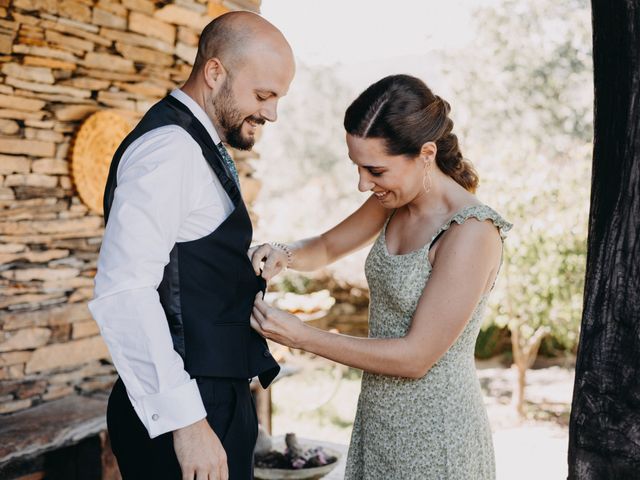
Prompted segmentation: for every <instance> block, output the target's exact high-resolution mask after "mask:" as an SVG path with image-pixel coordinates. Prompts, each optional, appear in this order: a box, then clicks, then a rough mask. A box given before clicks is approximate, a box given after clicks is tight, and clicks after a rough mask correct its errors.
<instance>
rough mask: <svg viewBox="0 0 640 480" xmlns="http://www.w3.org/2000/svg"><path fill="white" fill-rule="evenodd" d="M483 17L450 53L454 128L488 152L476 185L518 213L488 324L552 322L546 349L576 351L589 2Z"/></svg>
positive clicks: (490, 11)
mask: <svg viewBox="0 0 640 480" xmlns="http://www.w3.org/2000/svg"><path fill="white" fill-rule="evenodd" d="M475 18H476V22H477V24H476V26H477V36H476V39H475V40H474V42H473V49H472V50H468V51H465V52H461V54H460V55H458V56H452V55H451V53H450V52H448V54H447V59H449V60H451V59H452V58H453V57H455V58H457V60H456V61H453V62H452V61H449V62H446V61H445V64H446V65H448V79H449V83H450V86H451V88H452V89H453V90H454V91H455V95H454V96H453V98H452V104H453V106H454V112H453V113H454V114H455V115H456V119H457V126H456V130H457V132H458V133H459V134H460V136H461V137H463V145H464V146H465V153H466V154H469V153H470V155H469V156H470V157H471V158H472V159H479V160H478V161H477V167H478V169H479V171H480V174H481V180H482V183H481V188H480V190H479V194H480V195H481V196H482V197H483V199H484V200H485V201H486V202H487V203H488V204H490V205H493V206H495V207H496V208H497V209H498V210H499V211H500V212H501V213H502V214H503V215H504V216H505V217H506V218H507V219H508V220H510V221H511V222H513V223H514V229H513V230H512V232H511V233H510V234H509V237H508V239H507V240H506V242H505V250H504V264H503V268H502V272H501V273H500V279H499V282H498V285H497V288H496V291H495V292H494V295H493V296H492V302H491V308H490V310H489V312H488V315H487V324H486V325H485V329H487V327H488V326H490V325H495V326H497V327H504V326H507V325H510V326H512V327H513V326H514V325H515V324H522V327H521V329H520V331H521V335H523V336H524V337H530V336H531V335H532V334H533V332H534V331H535V330H536V328H538V327H540V326H548V327H549V328H550V330H551V337H552V340H550V341H546V342H545V344H544V346H543V347H544V348H543V350H545V351H546V353H553V350H557V349H562V350H569V351H572V350H574V349H575V347H576V343H577V338H578V330H579V325H580V319H581V310H582V295H583V285H584V274H585V263H586V236H587V216H588V215H587V214H588V205H589V184H590V173H589V170H590V169H589V164H590V161H589V158H590V154H591V145H590V142H591V137H592V95H593V92H592V88H593V81H592V65H591V39H590V37H591V31H590V11H589V4H588V2H587V1H586V0H568V1H566V2H555V1H553V0H540V1H536V2H527V1H524V0H502V1H499V2H497V3H496V4H495V5H493V6H492V7H489V8H484V9H481V10H479V11H478V12H477V15H476V16H475ZM490 332H491V330H486V332H485V335H490ZM484 340H485V341H486V339H484ZM486 346H487V347H488V346H489V344H487V345H486ZM480 350H482V348H480ZM483 354H485V355H486V354H487V353H486V352H484V353H483Z"/></svg>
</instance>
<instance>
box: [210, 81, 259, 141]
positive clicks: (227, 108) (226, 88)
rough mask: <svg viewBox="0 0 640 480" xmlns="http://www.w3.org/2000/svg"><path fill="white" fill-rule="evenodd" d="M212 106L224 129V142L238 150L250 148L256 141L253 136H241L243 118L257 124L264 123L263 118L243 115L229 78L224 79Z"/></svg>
mask: <svg viewBox="0 0 640 480" xmlns="http://www.w3.org/2000/svg"><path fill="white" fill-rule="evenodd" d="M213 108H214V109H215V112H216V116H217V119H218V123H219V124H220V127H221V128H222V130H223V131H224V134H225V137H226V143H228V144H229V145H230V146H231V147H233V148H237V149H240V150H251V148H253V144H254V143H255V142H256V139H255V136H253V135H252V136H243V135H242V126H243V125H244V122H245V120H251V121H253V122H254V123H257V124H259V125H262V124H264V119H262V118H259V117H246V118H245V117H243V116H242V114H241V113H240V111H239V110H238V108H237V106H236V102H235V99H234V98H233V92H232V91H231V82H230V79H228V78H227V79H226V80H225V82H224V84H223V85H222V88H221V89H220V92H219V93H218V95H217V96H216V97H215V98H214V99H213Z"/></svg>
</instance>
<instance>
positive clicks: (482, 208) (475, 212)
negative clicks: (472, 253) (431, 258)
mask: <svg viewBox="0 0 640 480" xmlns="http://www.w3.org/2000/svg"><path fill="white" fill-rule="evenodd" d="M469 218H475V219H477V220H480V221H485V220H491V221H492V222H493V224H494V225H495V227H496V228H497V229H498V232H499V233H500V238H502V239H503V240H504V239H505V238H506V237H507V233H508V232H509V230H511V228H512V227H513V225H512V224H511V223H509V222H508V221H506V220H505V219H504V218H502V216H501V215H500V214H499V213H498V212H496V211H495V210H494V209H493V208H491V207H489V206H488V205H484V204H480V205H468V206H466V207H463V208H461V209H460V210H458V211H457V212H456V213H455V215H453V216H452V217H451V218H450V219H449V220H448V221H447V222H445V223H444V224H443V225H442V226H441V227H440V228H439V229H438V231H437V232H436V233H435V234H434V235H433V237H432V239H431V242H429V249H431V246H432V245H433V244H434V243H435V242H436V240H438V239H439V238H440V237H441V236H442V234H444V232H445V231H447V230H448V229H449V227H451V225H452V224H453V222H456V223H457V224H458V225H462V224H463V223H464V222H465V221H466V220H468V219H469Z"/></svg>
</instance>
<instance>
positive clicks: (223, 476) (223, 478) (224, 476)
mask: <svg viewBox="0 0 640 480" xmlns="http://www.w3.org/2000/svg"><path fill="white" fill-rule="evenodd" d="M220 480H229V466H228V465H227V462H223V463H222V465H220Z"/></svg>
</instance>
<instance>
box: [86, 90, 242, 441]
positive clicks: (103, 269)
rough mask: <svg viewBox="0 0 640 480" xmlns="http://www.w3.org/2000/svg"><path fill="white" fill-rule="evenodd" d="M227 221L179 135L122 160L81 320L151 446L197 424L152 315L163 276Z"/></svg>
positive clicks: (197, 413) (147, 140) (199, 408)
mask: <svg viewBox="0 0 640 480" xmlns="http://www.w3.org/2000/svg"><path fill="white" fill-rule="evenodd" d="M171 95H172V96H173V97H175V98H176V99H178V100H179V101H180V102H182V103H183V104H185V105H186V106H187V107H188V108H189V110H191V112H192V113H193V114H194V115H195V117H196V118H197V119H198V120H199V121H200V122H201V123H202V124H203V125H204V127H205V128H206V129H207V131H208V132H209V134H210V135H211V138H212V139H213V142H214V143H215V144H218V143H219V142H220V137H219V136H218V134H217V133H216V131H215V129H214V127H213V124H212V123H211V120H210V119H209V117H208V116H207V114H206V113H205V112H204V110H203V109H202V108H201V107H200V106H199V105H198V104H197V103H196V102H195V101H194V100H193V99H192V98H191V97H189V96H188V95H187V94H185V93H184V92H183V91H181V90H174V91H173V92H171ZM232 211H233V204H232V202H231V199H230V198H229V196H228V195H227V193H226V192H225V191H224V189H223V188H222V186H221V185H220V182H219V180H218V178H217V177H216V175H215V173H214V172H213V170H212V169H211V167H210V166H209V164H208V163H207V162H206V160H205V159H204V156H203V155H202V150H201V149H200V146H199V145H198V143H197V142H196V141H195V140H194V139H193V138H192V137H191V135H189V133H187V131H186V130H184V129H182V128H180V127H178V126H176V125H166V126H163V127H160V128H157V129H154V130H151V131H149V132H147V133H145V134H144V135H142V136H141V137H140V138H138V139H136V140H135V141H134V142H133V143H132V144H131V145H130V146H129V147H128V148H127V149H126V150H125V152H124V154H123V155H122V158H121V160H120V164H119V165H118V171H117V187H116V189H115V194H114V200H113V204H112V206H111V211H110V214H109V222H108V223H107V226H106V229H105V233H104V238H103V240H102V247H101V248H100V256H99V258H98V271H97V274H96V277H95V297H94V299H93V300H92V301H91V302H89V310H90V311H91V313H92V315H93V317H94V318H95V320H96V322H97V323H98V325H99V326H100V331H101V333H102V336H103V338H104V340H105V342H106V344H107V346H108V348H109V352H110V353H111V358H112V359H113V363H114V365H115V367H116V369H117V370H118V373H119V375H120V378H122V381H123V382H124V385H125V387H126V389H127V394H128V395H129V399H130V400H131V403H132V405H133V408H134V409H135V411H136V413H137V414H138V417H140V420H141V421H142V423H143V424H144V426H145V427H146V429H147V431H148V432H149V436H150V437H151V438H154V437H157V436H158V435H160V434H162V433H165V432H169V431H172V430H176V429H178V428H181V427H185V426H187V425H191V424H192V423H195V422H196V421H198V420H200V419H202V418H205V417H206V412H205V409H204V405H203V403H202V399H201V397H200V393H199V391H198V386H197V384H196V382H195V380H192V379H191V378H190V376H189V374H188V373H187V372H186V371H185V369H184V363H183V361H182V358H181V357H180V355H178V354H177V353H176V351H175V350H174V349H173V343H172V340H171V335H170V332H169V326H168V324H167V318H166V315H165V313H164V310H163V309H162V306H161V305H160V300H159V296H158V292H157V288H158V285H159V284H160V282H161V281H162V276H163V272H164V267H165V265H166V264H167V263H168V262H169V253H170V252H171V249H172V248H173V246H174V244H175V243H177V242H188V241H191V240H197V239H198V238H202V237H204V236H206V235H208V234H210V233H211V232H212V231H214V230H215V229H216V228H217V227H218V226H219V225H220V224H221V223H222V222H223V221H224V220H225V219H226V218H227V217H228V216H229V214H230V213H231V212H232Z"/></svg>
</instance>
